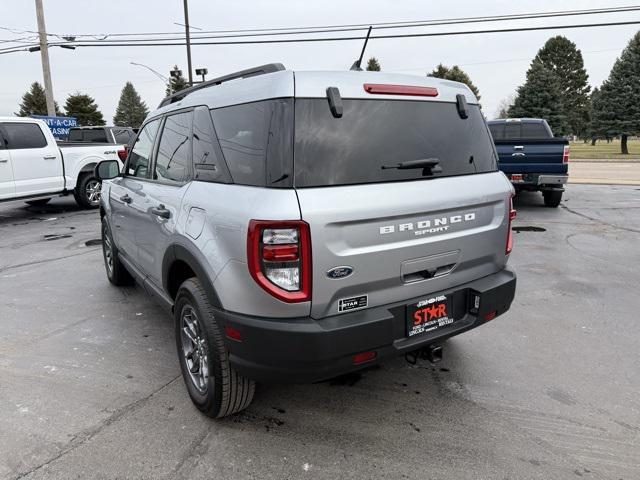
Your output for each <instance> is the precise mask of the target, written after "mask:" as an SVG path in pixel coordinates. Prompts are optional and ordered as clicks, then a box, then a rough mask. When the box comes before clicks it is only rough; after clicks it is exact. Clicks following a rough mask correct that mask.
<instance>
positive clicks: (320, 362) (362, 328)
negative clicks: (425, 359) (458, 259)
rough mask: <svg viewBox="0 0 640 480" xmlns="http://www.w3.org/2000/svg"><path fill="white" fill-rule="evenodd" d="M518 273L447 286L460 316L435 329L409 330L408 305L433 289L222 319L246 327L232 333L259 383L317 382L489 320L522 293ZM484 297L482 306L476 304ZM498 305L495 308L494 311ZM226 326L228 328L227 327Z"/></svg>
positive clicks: (241, 368)
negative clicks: (295, 313) (367, 304)
mask: <svg viewBox="0 0 640 480" xmlns="http://www.w3.org/2000/svg"><path fill="white" fill-rule="evenodd" d="M515 287H516V275H515V272H514V271H513V270H512V269H510V268H508V267H507V268H505V269H504V270H501V271H500V272H497V273H495V274H493V275H489V276H487V277H484V278H481V279H478V280H475V281H473V282H470V283H467V284H464V285H460V286H458V287H455V288H452V289H451V290H449V291H445V292H434V294H435V293H445V294H446V295H447V296H448V298H450V299H451V302H452V303H451V305H452V309H453V318H454V320H455V321H454V322H453V323H452V324H451V325H447V326H444V327H440V328H438V329H436V330H435V331H433V332H430V333H426V334H422V335H416V336H414V337H411V338H407V337H406V318H405V317H406V313H405V312H406V305H407V304H411V303H414V302H418V301H419V300H421V299H423V298H425V297H426V296H432V295H431V294H430V293H429V294H425V296H422V297H419V298H414V299H407V300H406V301H403V302H398V303H394V304H390V305H384V306H380V307H375V308H370V309H366V310H361V311H357V312H353V313H348V314H342V315H336V316H333V317H328V318H324V319H321V320H315V319H313V318H310V317H304V318H294V319H271V318H261V317H249V316H244V315H240V314H237V313H230V312H225V311H219V312H217V316H218V321H219V324H220V326H221V327H222V328H223V329H224V327H226V326H229V327H233V328H235V329H237V330H239V331H240V332H241V334H242V341H235V340H231V339H229V338H225V342H226V345H227V347H228V349H229V359H230V362H231V365H232V366H233V368H235V369H236V370H237V371H238V372H240V373H241V374H242V375H244V376H246V377H248V378H252V379H254V380H257V381H259V382H279V383H312V382H317V381H320V380H325V379H328V378H332V377H335V376H338V375H341V374H344V373H348V372H350V371H354V370H358V369H360V368H363V367H366V366H369V365H371V364H375V363H379V362H380V361H382V360H384V359H386V358H391V357H395V356H398V355H401V354H404V353H407V352H410V351H413V350H415V349H418V348H421V347H424V346H427V345H430V344H433V343H438V342H440V341H443V340H444V339H446V338H448V337H452V336H454V335H458V334H460V333H462V332H464V331H467V330H470V329H472V328H475V327H478V326H480V325H482V324H483V323H486V321H487V320H485V317H486V316H487V315H489V316H490V317H491V318H493V317H494V316H497V315H501V314H502V313H504V312H506V311H507V310H508V309H509V307H510V306H511V302H512V301H513V297H514V295H515ZM475 295H479V296H480V299H481V300H480V306H479V309H478V310H477V312H474V313H471V312H470V307H472V305H471V303H472V302H473V298H474V296H475ZM493 312H495V315H494V313H493ZM223 331H224V330H223ZM372 350H375V351H376V358H375V360H374V361H372V362H368V363H366V364H363V365H354V364H353V356H354V355H355V354H358V353H362V352H369V351H372Z"/></svg>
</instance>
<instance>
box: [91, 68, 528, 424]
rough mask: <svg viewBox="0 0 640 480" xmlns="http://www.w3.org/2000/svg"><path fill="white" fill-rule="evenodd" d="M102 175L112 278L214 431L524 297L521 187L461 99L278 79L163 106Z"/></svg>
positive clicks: (193, 91)
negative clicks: (512, 264)
mask: <svg viewBox="0 0 640 480" xmlns="http://www.w3.org/2000/svg"><path fill="white" fill-rule="evenodd" d="M96 174H97V175H98V177H99V178H101V179H102V180H107V181H105V183H104V187H103V195H102V200H101V208H100V214H101V217H102V236H103V247H104V260H105V265H106V270H107V276H108V278H109V280H110V281H111V283H113V284H115V285H123V284H126V283H129V282H131V281H132V280H133V279H135V280H137V281H138V282H139V283H140V284H141V285H142V286H143V287H144V289H145V290H146V291H147V292H148V293H149V294H150V295H152V296H154V297H156V298H157V300H158V301H159V302H160V304H162V305H163V306H165V307H166V309H167V310H168V311H169V312H171V314H172V315H173V317H174V319H175V334H176V344H177V349H178V356H179V360H180V365H181V368H182V373H183V375H184V380H185V384H186V387H187V389H188V391H189V394H190V396H191V399H192V400H193V402H194V403H195V405H196V406H197V407H198V408H199V409H200V410H202V411H203V412H205V413H206V414H208V415H210V416H212V417H222V416H225V415H229V414H233V413H235V412H238V411H240V410H242V409H243V408H245V407H247V406H248V405H249V403H250V402H251V400H252V398H253V395H254V389H255V382H316V381H320V380H324V379H328V378H332V377H335V376H338V375H341V374H344V373H347V372H350V371H353V370H357V369H360V368H364V367H366V366H368V365H372V364H375V363H377V362H382V361H384V360H385V359H388V358H390V357H394V356H397V355H402V354H406V353H409V352H415V351H417V350H419V349H421V348H425V347H428V346H434V345H439V344H440V343H441V342H443V341H444V340H445V339H446V338H448V337H451V336H453V335H457V334H459V333H462V332H464V331H466V330H469V329H471V328H474V327H477V326H479V325H482V324H484V323H485V322H487V321H489V320H492V319H493V318H495V317H496V316H498V315H500V314H502V313H504V312H506V311H507V310H508V309H509V307H510V305H511V302H512V300H513V297H514V292H515V285H516V277H515V273H514V272H513V271H512V270H511V269H510V268H509V267H508V266H507V260H508V258H509V253H510V251H511V248H512V236H511V228H510V225H511V221H512V219H513V218H514V216H515V211H514V210H513V207H512V195H513V187H512V186H511V184H510V183H509V181H508V180H507V178H506V177H505V176H504V174H502V173H501V172H499V171H498V166H497V156H496V151H495V148H494V146H493V143H492V141H491V137H490V135H489V131H488V129H487V124H486V122H485V120H484V118H483V116H482V113H481V111H480V107H479V105H478V102H477V100H476V98H475V97H474V95H473V94H472V93H471V91H470V90H469V89H468V88H467V87H466V86H465V85H463V84H460V83H455V82H450V81H445V80H439V79H436V78H426V77H417V76H406V75H396V74H386V73H378V72H297V71H296V72H294V71H290V70H285V69H284V67H282V65H280V64H271V65H265V66H263V67H258V68H255V69H250V70H245V71H242V72H238V73H235V74H231V75H228V76H225V77H221V78H218V79H214V80H211V81H208V82H205V83H203V84H199V85H197V86H195V87H192V88H190V89H187V90H183V91H181V92H178V93H176V94H174V95H172V96H170V97H167V98H166V99H165V100H164V101H163V102H162V103H161V105H160V107H159V108H158V109H157V110H156V111H155V112H153V113H151V114H150V115H149V117H148V119H147V120H146V122H145V124H144V125H143V126H142V128H141V130H140V132H139V134H138V137H137V139H136V140H135V142H134V144H133V146H132V149H131V151H130V153H129V156H128V159H127V161H126V164H125V166H124V169H123V171H122V172H119V171H118V168H117V164H116V163H115V162H102V163H101V164H100V165H98V167H96ZM109 179H110V180H109Z"/></svg>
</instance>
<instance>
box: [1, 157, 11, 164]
mask: <svg viewBox="0 0 640 480" xmlns="http://www.w3.org/2000/svg"><path fill="white" fill-rule="evenodd" d="M8 161H9V159H8V158H0V163H7V162H8Z"/></svg>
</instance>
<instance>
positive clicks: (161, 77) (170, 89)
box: [129, 62, 182, 95]
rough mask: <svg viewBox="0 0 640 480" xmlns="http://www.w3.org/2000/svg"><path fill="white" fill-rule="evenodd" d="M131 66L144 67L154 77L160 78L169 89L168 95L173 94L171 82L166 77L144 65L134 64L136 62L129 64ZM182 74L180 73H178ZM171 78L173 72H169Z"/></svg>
mask: <svg viewBox="0 0 640 480" xmlns="http://www.w3.org/2000/svg"><path fill="white" fill-rule="evenodd" d="M129 63H130V64H131V65H137V66H138V67H144V68H146V69H147V70H149V71H150V72H151V73H153V74H154V75H155V76H156V77H158V78H160V79H161V80H162V81H163V82H164V83H166V84H167V87H168V88H169V95H171V94H172V93H173V89H172V88H171V80H169V79H168V78H167V77H165V76H164V75H162V74H161V73H160V72H157V71H155V70H154V69H153V68H151V67H150V66H148V65H144V64H142V63H136V62H129ZM180 73H182V72H180ZM171 76H172V77H173V71H172V72H171Z"/></svg>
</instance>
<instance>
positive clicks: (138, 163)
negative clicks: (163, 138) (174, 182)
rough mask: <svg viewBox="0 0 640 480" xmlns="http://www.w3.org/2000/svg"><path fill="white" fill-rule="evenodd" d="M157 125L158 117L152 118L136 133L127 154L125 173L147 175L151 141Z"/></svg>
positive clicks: (134, 175)
mask: <svg viewBox="0 0 640 480" xmlns="http://www.w3.org/2000/svg"><path fill="white" fill-rule="evenodd" d="M159 125H160V120H159V119H156V120H152V121H151V122H149V123H147V124H146V125H145V127H144V128H143V129H142V131H141V132H140V135H138V138H137V139H136V141H135V143H134V144H133V148H132V149H131V153H130V154H129V161H128V163H127V175H129V176H132V177H139V178H147V177H148V175H149V163H150V160H151V152H152V150H153V142H154V140H155V138H156V133H158V126H159Z"/></svg>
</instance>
